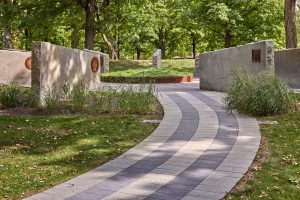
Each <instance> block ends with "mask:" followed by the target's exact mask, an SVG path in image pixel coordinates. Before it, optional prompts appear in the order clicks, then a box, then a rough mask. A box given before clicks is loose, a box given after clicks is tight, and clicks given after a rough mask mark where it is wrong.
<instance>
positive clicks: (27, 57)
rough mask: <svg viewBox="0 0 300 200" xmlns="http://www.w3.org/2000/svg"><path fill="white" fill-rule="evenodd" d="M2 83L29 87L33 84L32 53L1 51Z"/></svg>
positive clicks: (0, 80)
mask: <svg viewBox="0 0 300 200" xmlns="http://www.w3.org/2000/svg"><path fill="white" fill-rule="evenodd" d="M0 70H1V73H0V83H9V82H14V83H16V84H19V85H23V86H29V85H30V83H31V52H30V51H17V50H0Z"/></svg>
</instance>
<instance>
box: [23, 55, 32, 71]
mask: <svg viewBox="0 0 300 200" xmlns="http://www.w3.org/2000/svg"><path fill="white" fill-rule="evenodd" d="M25 67H26V68H27V69H28V70H31V69H32V57H31V56H30V57H28V58H27V59H26V60H25Z"/></svg>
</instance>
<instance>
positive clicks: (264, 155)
mask: <svg viewBox="0 0 300 200" xmlns="http://www.w3.org/2000/svg"><path fill="white" fill-rule="evenodd" d="M270 156H271V149H270V147H269V144H268V140H267V138H265V137H262V139H261V142H260V147H259V150H258V153H257V155H256V157H255V159H254V161H253V163H252V164H251V166H250V168H249V170H248V172H247V173H246V174H245V175H244V176H243V178H242V179H241V180H240V181H239V182H238V183H237V184H236V185H235V187H234V188H233V189H232V190H231V191H230V192H229V193H228V194H227V195H226V197H225V199H226V198H229V199H230V194H232V193H240V192H242V191H244V190H245V189H246V187H247V183H248V181H250V180H253V179H254V178H255V175H256V174H255V173H256V171H258V170H260V168H261V166H262V165H263V163H265V162H266V161H267V160H268V159H269V158H270Z"/></svg>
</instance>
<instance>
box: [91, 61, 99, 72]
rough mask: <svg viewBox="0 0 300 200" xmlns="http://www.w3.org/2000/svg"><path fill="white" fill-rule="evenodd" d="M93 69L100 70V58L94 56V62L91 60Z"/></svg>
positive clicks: (94, 70)
mask: <svg viewBox="0 0 300 200" xmlns="http://www.w3.org/2000/svg"><path fill="white" fill-rule="evenodd" d="M91 69H92V71H93V72H94V73H96V72H97V71H98V70H99V60H98V58H96V57H94V58H93V59H92V62H91Z"/></svg>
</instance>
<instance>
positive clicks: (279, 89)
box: [224, 72, 295, 116]
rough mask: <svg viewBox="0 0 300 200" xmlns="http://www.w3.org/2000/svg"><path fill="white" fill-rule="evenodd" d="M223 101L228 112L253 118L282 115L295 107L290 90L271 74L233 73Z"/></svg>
mask: <svg viewBox="0 0 300 200" xmlns="http://www.w3.org/2000/svg"><path fill="white" fill-rule="evenodd" d="M224 101H225V105H226V107H227V109H228V110H230V111H232V110H237V111H238V112H239V113H242V114H250V115H253V116H268V115H277V114H283V113H286V112H288V111H290V110H291V109H292V108H293V107H294V106H295V100H294V96H293V92H292V90H291V89H290V88H289V87H288V86H287V85H286V84H285V83H284V82H283V81H282V80H280V79H279V78H277V77H276V76H275V74H274V73H272V72H264V73H261V74H259V75H258V76H251V75H249V74H246V73H236V72H234V73H233V83H232V86H231V87H230V88H229V90H228V94H227V96H226V97H225V99H224Z"/></svg>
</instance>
